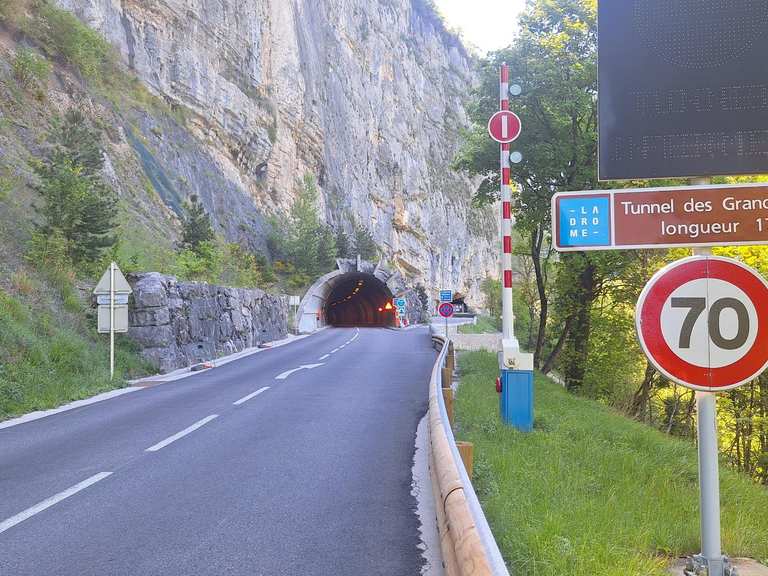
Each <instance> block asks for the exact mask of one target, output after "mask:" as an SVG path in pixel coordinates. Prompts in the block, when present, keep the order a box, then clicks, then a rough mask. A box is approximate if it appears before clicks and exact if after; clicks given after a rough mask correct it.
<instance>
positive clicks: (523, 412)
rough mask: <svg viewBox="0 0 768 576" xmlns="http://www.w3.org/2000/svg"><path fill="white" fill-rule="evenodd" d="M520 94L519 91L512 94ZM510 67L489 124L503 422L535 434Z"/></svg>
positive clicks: (517, 129)
mask: <svg viewBox="0 0 768 576" xmlns="http://www.w3.org/2000/svg"><path fill="white" fill-rule="evenodd" d="M512 93H514V94H519V93H520V89H519V87H517V86H515V88H514V90H513V91H512ZM509 95H510V84H509V66H507V64H506V63H504V64H502V65H501V70H500V75H499V108H500V110H499V112H496V113H495V114H494V115H493V116H492V117H491V119H490V120H489V122H488V134H489V135H490V137H491V138H493V139H494V140H495V141H496V142H498V143H499V146H500V165H501V194H500V195H501V234H502V246H501V249H502V302H501V304H502V321H501V324H502V350H501V355H500V361H499V364H500V369H501V386H502V393H501V394H502V395H501V400H500V406H499V407H500V411H501V418H502V420H503V421H504V422H505V423H507V424H510V425H512V426H515V427H516V428H518V429H519V430H521V431H524V432H530V431H531V430H533V355H532V354H527V353H523V352H521V351H520V343H519V342H518V341H517V338H515V315H514V311H513V302H514V295H513V294H514V293H513V291H512V281H513V276H512V189H511V181H512V177H511V169H510V161H511V158H510V156H511V154H515V158H514V160H512V161H514V162H519V161H520V155H519V153H513V152H511V149H510V144H511V143H512V142H514V141H515V140H516V139H517V138H518V137H519V136H520V132H521V130H522V123H521V121H520V118H519V117H518V116H517V115H516V114H514V113H513V112H510V110H509Z"/></svg>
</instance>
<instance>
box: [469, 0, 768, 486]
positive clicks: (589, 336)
mask: <svg viewBox="0 0 768 576" xmlns="http://www.w3.org/2000/svg"><path fill="white" fill-rule="evenodd" d="M596 8H597V3H596V1H595V0H533V1H531V2H529V3H528V5H527V8H526V10H525V11H524V12H523V14H522V16H521V18H520V26H519V28H520V33H519V35H518V36H517V37H516V38H515V39H514V41H513V43H512V44H511V45H510V46H509V47H508V48H506V49H504V50H500V51H498V52H496V53H492V54H490V55H489V56H488V57H487V58H485V59H484V60H482V61H481V63H480V82H479V84H478V87H477V89H476V91H475V94H474V97H473V99H472V102H471V104H470V105H469V115H470V117H471V119H472V121H473V126H472V128H471V129H469V130H468V131H467V133H466V137H465V141H464V145H463V147H462V149H461V151H460V153H459V154H458V155H457V157H456V160H455V167H456V168H458V169H460V170H464V171H466V173H467V174H469V175H470V176H473V177H480V178H481V179H482V184H481V185H480V187H479V190H478V192H477V196H476V198H475V202H476V204H477V205H478V206H486V205H488V204H489V203H493V202H495V201H496V200H497V199H498V190H499V181H498V146H497V145H496V144H495V143H494V142H493V141H492V140H490V139H489V138H488V137H487V133H486V123H487V120H488V118H489V117H490V116H491V114H492V113H493V112H495V111H496V110H497V108H498V99H497V95H498V70H499V65H500V64H501V63H502V62H507V63H508V64H509V66H510V74H511V79H512V82H514V83H517V84H519V85H520V86H521V87H522V94H521V95H520V96H517V97H514V98H512V99H511V101H510V106H511V108H512V109H513V110H514V111H515V112H516V113H518V114H519V115H520V116H521V117H522V118H523V123H524V126H525V128H524V130H523V132H522V134H521V136H520V138H519V139H518V140H517V141H516V142H515V146H516V147H517V148H518V149H519V150H521V151H523V161H522V162H521V163H519V164H515V165H514V166H513V167H512V178H513V180H514V181H515V183H516V188H517V189H519V192H518V193H517V194H516V195H515V197H514V198H513V209H514V211H515V217H516V225H515V233H516V241H515V255H516V262H517V266H516V272H517V274H516V279H517V284H516V292H515V322H516V326H515V328H516V334H517V337H518V339H519V340H520V342H521V345H523V346H524V347H525V348H527V349H528V350H529V351H531V352H532V353H533V355H534V365H535V367H536V368H537V369H538V370H540V371H542V372H543V373H545V374H548V373H551V372H557V373H558V374H560V375H562V377H563V379H564V381H565V383H566V387H567V389H568V391H569V392H571V393H573V394H577V395H581V396H584V397H587V398H591V399H594V400H597V401H599V402H601V403H603V404H605V405H608V406H611V407H614V408H616V409H618V410H620V411H622V412H623V413H624V414H626V415H628V416H630V417H633V418H635V419H637V420H639V421H642V422H645V423H646V424H649V425H650V426H653V427H655V428H658V429H660V430H663V431H664V432H666V433H669V434H672V435H675V436H679V437H684V438H687V439H689V440H692V439H693V437H694V435H695V424H694V422H695V396H694V393H693V391H691V390H688V389H686V388H683V387H680V386H678V385H676V384H674V383H672V382H670V381H669V380H667V379H666V378H664V377H663V376H662V375H661V374H659V373H658V372H657V371H656V370H655V369H654V368H653V366H651V365H650V364H649V363H648V361H647V360H646V358H645V356H644V355H643V353H642V352H641V350H640V348H639V346H638V344H637V339H636V336H635V327H634V321H633V316H634V307H635V303H636V302H637V298H638V296H639V294H640V291H641V290H642V288H643V286H644V285H645V283H646V282H647V281H648V280H649V279H650V277H651V276H652V275H653V274H654V273H655V272H656V271H657V270H659V269H660V268H661V267H663V266H664V265H666V264H667V263H669V262H671V261H673V260H675V259H678V258H680V257H683V256H687V255H689V254H690V251H689V250H686V249H676V250H635V251H626V252H622V251H616V252H574V253H567V254H560V255H555V254H554V252H553V250H552V243H551V237H550V221H551V212H550V209H551V198H552V195H553V194H554V193H556V192H560V191H569V190H570V191H575V190H591V189H597V188H605V187H607V186H627V187H640V186H646V185H650V183H649V182H645V181H636V182H616V183H605V182H598V181H597V124H596V122H597V110H596V107H597V62H596V55H597V49H596ZM765 179H766V178H765V177H758V178H752V179H750V178H719V179H715V182H716V183H719V182H734V181H739V182H747V181H750V180H765ZM684 183H685V182H684V181H680V180H678V181H673V180H669V181H656V182H654V185H656V186H663V185H678V184H684ZM715 253H716V254H722V255H729V256H732V257H734V258H738V259H740V260H742V261H744V262H746V263H747V264H749V265H751V266H753V267H755V268H757V270H759V271H760V272H761V273H762V274H763V275H766V276H768V247H737V248H729V249H721V250H716V251H715ZM487 282H488V283H489V284H488V286H489V287H490V286H491V285H492V282H493V281H492V280H488V281H487ZM494 290H497V292H494V291H492V290H485V289H484V292H485V297H486V308H487V309H488V310H489V316H491V317H492V318H498V316H499V314H500V311H499V310H498V308H499V306H500V300H501V296H500V288H498V286H496V287H495V288H494ZM497 294H498V295H497ZM719 397H720V401H719V418H720V420H719V425H720V434H721V435H720V438H721V443H720V445H721V451H722V454H723V455H724V456H725V458H726V461H727V462H728V463H730V464H731V465H732V466H733V467H734V468H736V469H737V470H741V471H744V472H746V473H747V474H749V475H751V476H752V477H753V478H754V479H755V480H757V481H758V482H761V483H763V484H765V485H768V375H763V376H761V377H760V378H758V379H757V380H755V381H754V382H751V383H749V384H747V385H745V386H742V387H740V388H738V389H736V390H732V391H729V392H726V393H723V394H720V395H719Z"/></svg>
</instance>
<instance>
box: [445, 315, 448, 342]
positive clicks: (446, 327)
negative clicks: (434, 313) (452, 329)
mask: <svg viewBox="0 0 768 576" xmlns="http://www.w3.org/2000/svg"><path fill="white" fill-rule="evenodd" d="M445 339H446V340H448V316H446V317H445Z"/></svg>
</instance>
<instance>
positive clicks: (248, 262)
mask: <svg viewBox="0 0 768 576" xmlns="http://www.w3.org/2000/svg"><path fill="white" fill-rule="evenodd" d="M221 268H222V270H221V275H220V277H219V281H220V282H221V283H222V284H225V285H227V286H236V287H240V288H254V287H258V288H265V287H268V286H270V285H271V284H274V282H275V275H274V273H273V272H272V267H271V266H270V265H269V262H268V261H267V259H266V258H265V257H264V256H262V255H261V254H254V253H253V252H250V251H249V250H247V249H245V248H243V247H242V246H240V245H239V244H235V243H231V244H227V245H226V246H225V247H224V250H223V261H222V266H221Z"/></svg>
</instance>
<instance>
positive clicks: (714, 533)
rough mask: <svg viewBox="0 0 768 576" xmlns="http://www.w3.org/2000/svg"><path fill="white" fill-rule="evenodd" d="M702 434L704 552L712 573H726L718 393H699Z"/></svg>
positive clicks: (702, 552) (702, 547)
mask: <svg viewBox="0 0 768 576" xmlns="http://www.w3.org/2000/svg"><path fill="white" fill-rule="evenodd" d="M696 410H697V412H698V421H697V429H698V434H699V489H700V500H701V555H702V556H703V557H704V560H706V562H707V567H708V569H709V571H708V574H709V576H723V568H724V566H723V553H722V550H721V548H720V477H719V470H718V450H717V396H716V395H715V394H714V393H712V392H696Z"/></svg>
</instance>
